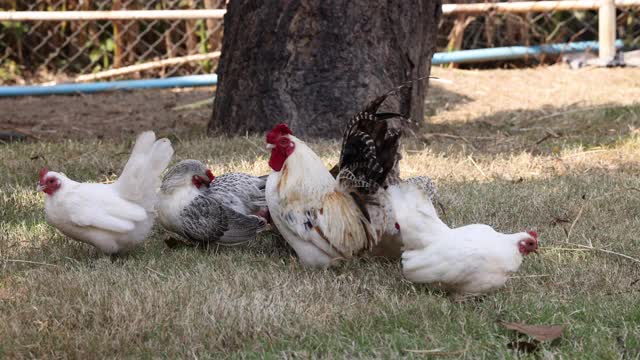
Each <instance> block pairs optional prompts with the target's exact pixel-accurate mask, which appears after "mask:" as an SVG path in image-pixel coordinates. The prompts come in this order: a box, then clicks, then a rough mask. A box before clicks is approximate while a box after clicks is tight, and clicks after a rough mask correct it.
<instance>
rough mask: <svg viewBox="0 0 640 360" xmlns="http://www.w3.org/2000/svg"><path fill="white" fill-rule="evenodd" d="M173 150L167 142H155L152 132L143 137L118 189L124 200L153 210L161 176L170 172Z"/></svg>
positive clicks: (131, 157)
mask: <svg viewBox="0 0 640 360" xmlns="http://www.w3.org/2000/svg"><path fill="white" fill-rule="evenodd" d="M172 156H173V148H172V147H171V142H170V141H169V140H168V139H159V140H156V136H155V134H154V133H153V131H146V132H144V133H142V134H140V135H139V136H138V138H137V140H136V144H135V145H134V147H133V150H132V151H131V156H130V157H129V160H128V161H127V164H126V165H125V166H124V169H123V170H122V173H121V174H120V177H119V178H118V180H117V181H116V184H115V186H116V187H117V188H118V192H119V193H120V195H122V197H123V198H125V199H127V200H129V201H132V202H135V203H138V204H140V205H142V206H143V207H144V208H145V209H147V211H150V210H152V209H153V207H154V205H155V199H156V190H157V187H158V186H159V185H160V181H161V179H160V175H161V174H162V172H163V171H164V170H165V169H166V168H167V166H168V165H169V162H170V161H171V157H172Z"/></svg>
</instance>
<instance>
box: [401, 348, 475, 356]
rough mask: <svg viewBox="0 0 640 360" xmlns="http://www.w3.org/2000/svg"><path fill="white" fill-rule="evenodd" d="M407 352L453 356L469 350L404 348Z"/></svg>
mask: <svg viewBox="0 0 640 360" xmlns="http://www.w3.org/2000/svg"><path fill="white" fill-rule="evenodd" d="M404 351H406V352H410V353H413V354H425V355H431V356H452V355H460V354H464V353H465V352H466V351H467V350H466V349H465V350H454V351H445V350H444V349H430V350H412V349H404Z"/></svg>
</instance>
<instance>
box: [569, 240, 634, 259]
mask: <svg viewBox="0 0 640 360" xmlns="http://www.w3.org/2000/svg"><path fill="white" fill-rule="evenodd" d="M568 244H569V245H573V246H577V247H579V248H582V249H587V250H596V251H600V252H603V253H606V254H611V255H617V256H620V257H623V258H625V259H628V260H631V261H634V262H637V263H638V264H640V259H636V258H634V257H632V256H629V255H626V254H623V253H619V252H615V251H612V250H607V249H602V248H597V247H593V246H587V245H581V244H574V243H568Z"/></svg>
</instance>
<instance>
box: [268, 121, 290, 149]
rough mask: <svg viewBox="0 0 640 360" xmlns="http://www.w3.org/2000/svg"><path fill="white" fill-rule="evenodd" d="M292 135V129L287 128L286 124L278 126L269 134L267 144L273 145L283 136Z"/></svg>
mask: <svg viewBox="0 0 640 360" xmlns="http://www.w3.org/2000/svg"><path fill="white" fill-rule="evenodd" d="M291 134H293V131H291V129H289V126H287V124H285V123H280V124H277V125H276V126H274V127H273V129H271V131H269V133H268V134H267V143H269V144H273V143H275V142H276V140H277V139H278V137H280V136H282V135H291Z"/></svg>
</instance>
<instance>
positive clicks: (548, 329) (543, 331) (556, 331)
mask: <svg viewBox="0 0 640 360" xmlns="http://www.w3.org/2000/svg"><path fill="white" fill-rule="evenodd" d="M501 324H502V326H504V327H506V328H507V329H510V330H515V331H517V332H519V333H522V334H525V335H529V336H531V337H532V338H534V339H536V340H538V341H550V340H555V339H557V338H559V337H561V336H562V332H563V331H564V325H526V324H521V323H507V322H501Z"/></svg>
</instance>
